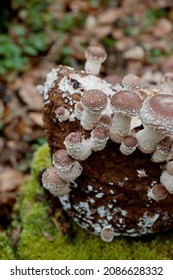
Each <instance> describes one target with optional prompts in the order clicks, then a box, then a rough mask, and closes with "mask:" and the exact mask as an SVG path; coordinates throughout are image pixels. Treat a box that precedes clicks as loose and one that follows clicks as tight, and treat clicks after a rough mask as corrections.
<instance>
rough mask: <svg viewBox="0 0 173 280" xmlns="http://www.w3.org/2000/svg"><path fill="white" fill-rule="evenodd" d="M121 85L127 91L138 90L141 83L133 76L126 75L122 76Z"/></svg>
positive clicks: (138, 78) (139, 79)
mask: <svg viewBox="0 0 173 280" xmlns="http://www.w3.org/2000/svg"><path fill="white" fill-rule="evenodd" d="M122 84H123V86H124V87H126V88H127V89H129V90H138V89H140V88H141V85H142V81H141V78H140V77H138V76H137V75H135V74H128V75H126V76H124V78H123V80H122Z"/></svg>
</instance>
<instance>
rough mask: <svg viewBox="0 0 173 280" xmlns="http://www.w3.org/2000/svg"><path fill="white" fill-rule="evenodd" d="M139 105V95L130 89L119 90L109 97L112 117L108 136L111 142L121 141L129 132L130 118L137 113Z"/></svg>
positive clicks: (140, 103) (140, 102) (140, 104)
mask: <svg viewBox="0 0 173 280" xmlns="http://www.w3.org/2000/svg"><path fill="white" fill-rule="evenodd" d="M141 106H142V101H141V99H140V98H139V96H138V95H137V94H136V93H135V92H133V91H130V90H122V91H119V92H117V93H115V94H114V95H113V96H112V97H111V107H112V111H113V112H114V117H113V121H112V125H111V128H110V131H109V137H110V139H111V140H112V141H113V142H115V143H121V142H122V139H123V137H124V136H127V135H129V134H130V125H131V118H132V117H133V116H137V115H138V113H139V110H140V108H141Z"/></svg>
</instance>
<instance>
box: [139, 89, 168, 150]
mask: <svg viewBox="0 0 173 280" xmlns="http://www.w3.org/2000/svg"><path fill="white" fill-rule="evenodd" d="M139 117H140V119H141V121H142V123H143V125H144V129H142V130H140V131H139V132H137V133H136V138H137V139H138V148H139V149H140V151H142V152H143V153H146V154H150V153H153V152H154V151H155V149H156V145H157V144H158V143H159V142H160V141H161V140H162V139H163V137H164V136H165V134H173V96H172V95H169V94H158V95H155V96H151V97H148V98H147V99H145V100H144V102H143V105H142V108H141V110H140V113H139Z"/></svg>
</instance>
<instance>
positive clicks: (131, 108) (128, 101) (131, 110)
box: [111, 90, 142, 116]
mask: <svg viewBox="0 0 173 280" xmlns="http://www.w3.org/2000/svg"><path fill="white" fill-rule="evenodd" d="M141 106H142V100H141V99H140V98H139V96H138V95H137V94H136V93H135V92H133V91H131V90H121V91H118V92H116V93H115V94H114V95H113V96H112V97H111V107H112V110H113V112H114V113H115V112H116V113H120V114H122V115H124V116H136V115H138V113H139V110H140V108H141Z"/></svg>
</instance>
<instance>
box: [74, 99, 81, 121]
mask: <svg viewBox="0 0 173 280" xmlns="http://www.w3.org/2000/svg"><path fill="white" fill-rule="evenodd" d="M82 113H83V107H82V104H81V102H77V103H76V104H75V106H74V116H75V117H76V118H77V119H78V120H81V117H82Z"/></svg>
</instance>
